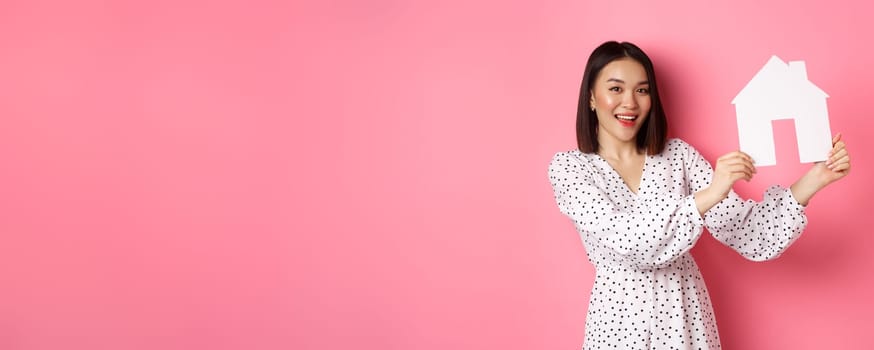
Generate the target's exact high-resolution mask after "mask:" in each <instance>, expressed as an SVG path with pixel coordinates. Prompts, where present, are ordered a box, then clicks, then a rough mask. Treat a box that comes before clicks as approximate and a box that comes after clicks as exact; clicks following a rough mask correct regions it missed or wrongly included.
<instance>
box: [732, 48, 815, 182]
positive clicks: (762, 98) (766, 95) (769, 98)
mask: <svg viewBox="0 0 874 350" xmlns="http://www.w3.org/2000/svg"><path fill="white" fill-rule="evenodd" d="M826 98H828V95H827V94H826V93H825V92H824V91H822V90H821V89H820V88H818V87H817V86H816V85H814V84H813V83H811V82H810V81H809V80H807V69H806V68H805V65H804V61H792V62H789V64H786V62H783V60H781V59H780V58H779V57H777V56H772V57H771V59H770V60H768V63H765V66H764V67H762V69H761V70H759V72H758V73H756V75H755V76H753V78H752V80H750V82H749V83H747V85H746V86H745V87H744V88H743V89H742V90H741V91H740V92H739V93H738V94H737V96H735V98H734V100H732V101H731V103H732V104H734V107H735V110H736V112H737V128H738V137H739V139H740V149H741V151H743V152H746V153H747V154H749V155H750V156H751V157H752V158H753V160H754V161H755V164H756V166H763V165H775V164H777V157H776V153H775V150H774V130H773V127H772V123H771V122H772V121H774V120H778V119H794V121H795V135H796V138H797V140H798V153H799V158H800V159H801V162H802V163H810V162H817V161H822V160H826V159H828V157H827V156H828V152H829V150H831V130H830V129H829V121H828V109H827V108H826V101H825V100H826Z"/></svg>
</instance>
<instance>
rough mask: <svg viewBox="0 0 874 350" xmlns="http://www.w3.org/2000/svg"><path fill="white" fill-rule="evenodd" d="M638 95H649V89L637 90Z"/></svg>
mask: <svg viewBox="0 0 874 350" xmlns="http://www.w3.org/2000/svg"><path fill="white" fill-rule="evenodd" d="M637 93H639V94H648V93H649V89H647V88H640V89H637Z"/></svg>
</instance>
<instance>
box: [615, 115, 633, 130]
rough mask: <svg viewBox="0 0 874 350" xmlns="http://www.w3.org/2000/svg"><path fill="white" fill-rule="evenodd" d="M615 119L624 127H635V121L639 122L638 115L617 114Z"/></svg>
mask: <svg viewBox="0 0 874 350" xmlns="http://www.w3.org/2000/svg"><path fill="white" fill-rule="evenodd" d="M615 117H616V119H617V120H619V124H620V125H622V126H624V127H632V126H634V121H635V120H637V115H630V114H617V115H615Z"/></svg>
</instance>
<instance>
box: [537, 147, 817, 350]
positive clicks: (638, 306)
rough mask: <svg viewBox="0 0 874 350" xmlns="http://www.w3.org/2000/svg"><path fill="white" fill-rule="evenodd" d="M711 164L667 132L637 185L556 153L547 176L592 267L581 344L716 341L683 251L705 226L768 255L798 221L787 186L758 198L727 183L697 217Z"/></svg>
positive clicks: (696, 275) (677, 345)
mask: <svg viewBox="0 0 874 350" xmlns="http://www.w3.org/2000/svg"><path fill="white" fill-rule="evenodd" d="M712 175H713V169H712V168H711V166H710V163H709V162H708V161H707V160H706V159H704V158H703V157H702V156H701V155H700V154H699V153H698V152H697V151H696V150H695V149H694V148H692V147H691V146H690V145H689V144H687V143H685V142H683V141H681V140H678V139H672V140H670V141H669V142H668V145H667V147H666V149H665V151H664V152H662V153H661V154H658V155H654V156H647V157H646V161H645V162H644V169H643V177H642V178H641V182H640V189H639V190H638V193H637V194H635V193H634V192H632V191H631V190H630V189H629V188H628V186H626V185H625V183H624V182H623V180H622V178H621V177H620V176H619V174H618V173H617V172H616V171H615V170H613V168H612V167H611V166H610V164H608V163H607V161H606V160H604V159H603V158H601V157H600V156H598V155H597V154H593V153H592V154H589V153H582V152H579V151H569V152H560V153H557V154H556V155H555V157H554V158H553V159H552V162H551V163H550V165H549V180H550V182H551V183H552V188H553V190H554V193H555V200H556V202H557V204H558V207H559V209H560V210H561V212H562V213H564V214H565V215H567V216H568V217H570V218H571V220H573V222H574V224H575V226H576V228H577V231H579V233H580V236H581V238H582V241H583V244H584V245H585V247H586V253H587V254H588V257H589V261H591V262H592V264H593V265H595V270H596V276H595V284H594V286H593V287H592V294H591V296H590V301H589V311H588V315H587V317H586V329H585V332H586V334H585V343H584V344H583V348H584V349H719V348H720V343H719V334H718V332H717V329H716V321H715V318H714V315H713V308H712V306H711V303H710V298H709V296H708V294H707V288H706V287H705V285H704V280H703V279H702V278H701V272H700V271H699V270H698V266H697V265H696V264H695V261H694V260H693V259H692V256H691V255H690V254H689V249H691V248H692V246H694V245H695V242H696V241H697V240H698V237H700V236H701V233H702V232H703V228H704V227H707V228H708V230H709V231H710V232H711V234H712V235H713V236H714V237H715V238H716V239H717V240H719V241H720V242H722V243H724V244H725V245H727V246H729V247H731V248H733V249H734V250H736V251H737V252H738V253H740V254H741V255H743V256H744V257H746V258H748V259H751V260H755V261H763V260H769V259H773V258H776V257H777V256H779V255H780V254H781V253H782V252H783V251H784V250H785V249H786V248H787V247H788V246H789V245H790V244H792V242H793V241H794V240H795V239H797V238H798V236H799V235H800V234H801V231H802V230H803V229H804V227H805V225H806V224H807V218H806V217H805V216H804V207H803V206H801V205H800V204H798V202H797V201H796V200H795V198H794V197H792V192H791V191H789V190H788V189H785V188H781V187H778V186H773V187H771V188H769V189H768V190H767V191H766V192H765V194H764V198H763V199H762V201H761V202H755V201H752V200H742V199H741V198H740V197H738V196H737V194H735V193H734V192H733V191H732V192H731V193H730V194H729V196H728V197H727V198H726V199H724V200H722V201H721V202H720V203H719V204H717V205H716V206H714V207H713V208H711V209H710V210H709V211H708V212H707V213H706V214H705V216H704V218H702V217H701V216H700V215H699V214H698V209H697V207H696V206H695V200H694V197H693V195H694V193H695V192H697V191H699V190H701V189H703V188H705V187H707V186H708V185H709V183H710V180H711V179H712V177H713V176H712Z"/></svg>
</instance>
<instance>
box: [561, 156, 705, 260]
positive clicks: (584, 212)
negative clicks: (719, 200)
mask: <svg viewBox="0 0 874 350" xmlns="http://www.w3.org/2000/svg"><path fill="white" fill-rule="evenodd" d="M549 180H550V182H551V184H552V188H553V191H554V194H555V201H556V204H558V207H559V209H560V210H561V212H562V213H564V214H565V215H567V216H568V217H569V218H570V219H571V220H573V221H574V224H575V225H576V226H577V228H578V229H579V230H580V231H581V233H583V234H586V235H590V237H592V238H594V239H595V240H597V242H598V244H600V245H602V246H604V247H605V248H607V249H609V250H611V251H612V252H613V253H615V254H616V257H617V258H618V259H621V260H623V261H625V262H627V263H628V264H630V265H633V266H638V267H644V268H657V267H661V266H664V265H666V264H669V263H671V262H672V261H674V260H676V259H677V258H678V257H679V256H681V255H682V254H683V253H685V252H687V251H689V249H691V248H692V246H694V245H695V242H696V241H697V240H698V238H699V237H700V236H701V232H703V228H704V220H703V219H702V218H701V217H700V215H699V214H698V210H697V208H696V207H695V202H694V200H693V198H692V196H686V197H683V196H680V195H677V196H675V197H670V196H667V195H665V196H663V197H660V198H658V200H654V201H652V204H651V205H649V206H648V210H647V211H643V212H632V211H629V210H628V209H627V208H625V207H623V206H621V205H617V204H616V203H615V202H614V200H613V198H611V197H610V195H609V194H608V193H605V192H604V191H603V190H602V189H601V188H599V187H598V186H597V185H596V184H595V182H594V180H593V178H592V175H591V174H589V172H588V171H587V170H586V165H584V164H583V163H581V162H580V161H579V160H578V159H576V157H573V156H571V155H569V154H567V153H564V152H563V153H558V154H556V155H555V157H553V159H552V162H551V163H550V164H549Z"/></svg>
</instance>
